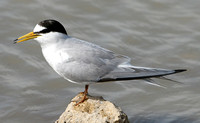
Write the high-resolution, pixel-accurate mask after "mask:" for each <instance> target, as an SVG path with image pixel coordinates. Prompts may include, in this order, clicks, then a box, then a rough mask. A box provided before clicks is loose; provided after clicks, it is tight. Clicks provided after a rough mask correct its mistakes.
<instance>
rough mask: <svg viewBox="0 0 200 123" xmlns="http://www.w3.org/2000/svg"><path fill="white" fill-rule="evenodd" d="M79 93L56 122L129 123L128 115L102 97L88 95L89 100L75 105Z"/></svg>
mask: <svg viewBox="0 0 200 123" xmlns="http://www.w3.org/2000/svg"><path fill="white" fill-rule="evenodd" d="M82 96H83V95H82V94H78V95H77V96H76V97H74V98H73V99H72V102H71V103H70V104H69V105H68V106H67V108H66V110H65V112H63V113H62V115H61V116H60V118H59V119H58V120H57V121H56V122H55V123H129V121H128V117H127V115H126V114H125V113H124V112H123V111H122V110H121V109H120V108H119V107H117V106H115V105H114V104H113V103H111V102H109V101H106V100H104V99H103V98H102V97H92V96H89V95H88V96H87V98H88V99H87V100H85V101H84V102H83V103H81V104H79V105H77V106H75V104H76V102H73V101H75V100H78V99H80V98H81V97H82Z"/></svg>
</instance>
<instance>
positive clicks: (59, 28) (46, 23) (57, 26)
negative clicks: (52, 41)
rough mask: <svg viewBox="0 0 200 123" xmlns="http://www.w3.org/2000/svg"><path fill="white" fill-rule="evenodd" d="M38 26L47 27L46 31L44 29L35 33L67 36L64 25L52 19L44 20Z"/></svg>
mask: <svg viewBox="0 0 200 123" xmlns="http://www.w3.org/2000/svg"><path fill="white" fill-rule="evenodd" d="M38 25H40V26H42V27H45V28H46V29H43V30H41V31H39V32H35V33H48V32H60V33H63V34H66V35H67V31H66V30H65V28H64V27H63V25H62V24H61V23H60V22H58V21H56V20H51V19H48V20H43V21H41V22H40V23H39V24H38Z"/></svg>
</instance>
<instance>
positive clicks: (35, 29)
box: [33, 24, 46, 32]
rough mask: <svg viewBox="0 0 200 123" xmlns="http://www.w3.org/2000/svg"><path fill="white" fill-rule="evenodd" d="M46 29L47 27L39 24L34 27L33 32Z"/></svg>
mask: <svg viewBox="0 0 200 123" xmlns="http://www.w3.org/2000/svg"><path fill="white" fill-rule="evenodd" d="M44 29H46V28H45V27H43V26H40V25H38V24H37V25H36V26H35V28H34V29H33V32H40V31H42V30H44Z"/></svg>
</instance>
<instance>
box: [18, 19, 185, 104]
mask: <svg viewBox="0 0 200 123" xmlns="http://www.w3.org/2000/svg"><path fill="white" fill-rule="evenodd" d="M30 39H35V40H36V41H37V42H38V43H39V44H40V46H41V49H42V53H43V56H44V58H45V59H46V61H47V62H48V63H49V65H50V66H51V67H52V68H53V69H54V70H55V71H56V72H57V73H58V74H59V75H60V76H62V77H63V78H65V79H66V80H68V81H69V82H73V83H79V84H84V85H85V90H84V92H82V93H83V98H82V99H81V100H80V101H78V102H77V103H76V105H78V104H80V103H82V102H84V101H85V100H86V99H87V94H88V87H89V84H92V83H100V82H108V81H125V80H134V79H149V78H152V77H162V76H166V75H170V74H175V73H179V72H183V71H186V69H175V70H168V69H160V68H147V67H138V66H133V65H131V64H130V58H129V57H127V56H124V55H120V54H116V53H114V52H112V51H110V50H108V49H105V48H102V47H100V46H98V45H96V44H92V43H90V42H87V41H85V40H81V39H78V38H74V37H71V36H69V35H68V34H67V32H66V30H65V28H64V27H63V25H62V24H61V23H59V22H58V21H56V20H51V19H48V20H43V21H41V22H40V23H38V24H37V25H36V26H35V28H34V29H33V31H32V32H30V33H28V34H26V35H24V36H21V37H19V38H18V39H16V40H14V43H19V42H23V41H27V40H30Z"/></svg>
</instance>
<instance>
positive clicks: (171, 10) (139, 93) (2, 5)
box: [0, 0, 200, 123]
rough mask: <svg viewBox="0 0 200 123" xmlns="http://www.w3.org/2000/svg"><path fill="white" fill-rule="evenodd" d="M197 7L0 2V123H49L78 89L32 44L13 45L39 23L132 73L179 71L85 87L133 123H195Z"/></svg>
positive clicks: (199, 114) (199, 100) (152, 2)
mask: <svg viewBox="0 0 200 123" xmlns="http://www.w3.org/2000/svg"><path fill="white" fill-rule="evenodd" d="M199 5H200V1H198V0H190V1H188V0H181V1H180V0H173V1H168V0H162V1H159V0H148V1H145V0H134V1H133V0H126V1H119V0H110V1H107V0H101V1H91V0H81V1H78V0H77V1H75V0H68V1H62V0H56V1H47V0H32V1H26V0H18V1H16V0H1V1H0V11H1V13H0V20H1V21H0V22H1V23H0V27H1V30H0V35H1V40H0V42H1V43H0V59H1V61H0V80H1V81H0V120H1V121H0V122H1V123H11V122H14V123H27V122H28V123H35V122H40V123H49V122H54V121H55V120H56V119H57V118H58V117H59V116H60V114H61V113H62V112H63V111H64V110H65V108H66V106H67V104H68V103H69V102H70V100H71V98H72V97H74V96H75V95H76V94H77V93H78V92H80V91H83V89H84V86H83V85H82V86H81V85H76V84H73V83H69V82H67V81H66V80H64V79H63V78H60V77H59V76H58V75H57V74H56V73H55V72H54V71H53V70H52V69H51V68H50V67H49V65H48V64H47V63H46V62H45V60H44V58H43V56H42V54H41V51H40V46H39V44H38V43H36V42H35V41H28V42H24V43H21V44H17V45H14V44H13V42H12V41H13V39H15V38H17V37H18V36H21V35H23V34H26V33H28V32H30V31H32V29H33V27H34V26H35V24H37V23H38V22H39V21H41V20H44V19H49V18H51V19H56V20H58V21H60V22H61V23H62V24H63V25H64V26H65V27H66V29H67V31H68V34H69V35H71V36H75V37H77V38H81V39H85V40H89V41H91V42H93V43H96V44H98V45H101V46H102V47H105V48H108V49H110V50H113V51H114V52H117V53H120V54H124V55H128V56H129V57H130V58H132V63H133V64H134V65H137V66H147V67H160V68H169V69H174V68H186V69H188V71H187V72H184V73H180V74H177V75H172V76H168V78H170V79H175V80H178V81H180V82H182V83H184V84H177V83H174V82H170V81H166V80H160V79H154V80H155V81H156V82H157V83H159V84H161V85H163V86H165V87H166V89H163V88H159V87H155V86H152V85H148V84H146V83H145V82H144V81H141V80H137V81H127V82H113V83H104V84H96V85H92V86H90V88H89V92H90V94H91V95H96V96H97V95H101V96H103V97H104V98H105V99H107V100H110V101H112V102H114V103H115V104H116V105H118V106H120V107H121V108H122V109H123V111H124V112H125V113H126V114H127V115H128V117H129V120H130V121H131V122H135V123H198V122H200V108H199V107H200V89H199V87H200V82H199V80H200V76H199V72H200V70H199V66H200V62H199V61H200V55H199V53H200V48H199V46H200V43H199V40H200V35H199V34H200V33H199V32H200V11H199Z"/></svg>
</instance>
